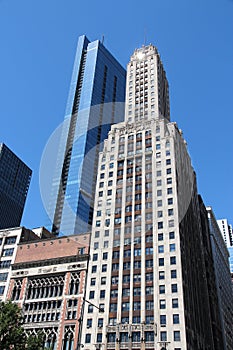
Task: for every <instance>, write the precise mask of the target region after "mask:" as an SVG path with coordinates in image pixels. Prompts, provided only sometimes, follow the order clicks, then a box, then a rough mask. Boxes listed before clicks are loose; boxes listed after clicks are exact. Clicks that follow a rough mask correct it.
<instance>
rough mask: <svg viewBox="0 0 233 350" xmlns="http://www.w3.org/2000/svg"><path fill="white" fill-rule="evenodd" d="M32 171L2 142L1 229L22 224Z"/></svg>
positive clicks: (0, 171) (0, 158) (0, 162)
mask: <svg viewBox="0 0 233 350" xmlns="http://www.w3.org/2000/svg"><path fill="white" fill-rule="evenodd" d="M31 174H32V171H31V169H29V168H28V167H27V165H26V164H24V163H23V162H22V161H21V160H20V159H19V158H18V157H17V156H16V155H15V154H14V153H13V152H12V151H11V150H10V149H9V148H8V147H7V146H6V145H5V144H4V143H0V229H4V228H9V227H17V226H20V222H21V218H22V215H23V209H24V205H25V201H26V196H27V192H28V188H29V184H30V179H31Z"/></svg>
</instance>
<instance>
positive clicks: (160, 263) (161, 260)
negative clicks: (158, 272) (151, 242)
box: [159, 258, 164, 266]
mask: <svg viewBox="0 0 233 350" xmlns="http://www.w3.org/2000/svg"><path fill="white" fill-rule="evenodd" d="M159 266H164V258H159Z"/></svg>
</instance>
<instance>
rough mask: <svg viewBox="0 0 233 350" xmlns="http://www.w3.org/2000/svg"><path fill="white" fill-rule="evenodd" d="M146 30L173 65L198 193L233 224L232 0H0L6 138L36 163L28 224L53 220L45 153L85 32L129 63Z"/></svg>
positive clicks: (177, 106) (1, 135) (177, 114)
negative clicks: (43, 182)
mask: <svg viewBox="0 0 233 350" xmlns="http://www.w3.org/2000/svg"><path fill="white" fill-rule="evenodd" d="M145 33H146V42H147V43H152V44H155V45H156V46H157V47H158V49H159V52H160V54H161V57H162V60H163V63H164V67H165V69H166V71H167V77H168V80H169V84H170V96H171V116H172V120H173V121H176V122H177V123H178V126H179V128H181V129H182V130H183V133H184V137H185V139H186V140H187V142H188V148H189V152H190V155H191V158H192V162H193V166H194V168H195V170H196V172H197V178H198V189H199V192H200V193H201V195H202V196H203V199H204V201H205V204H206V205H210V206H212V207H213V209H214V212H215V215H216V217H217V218H221V217H226V218H228V219H229V221H230V222H231V223H232V224H233V210H232V207H233V206H232V198H233V181H232V180H233V179H232V173H233V137H232V130H233V88H232V81H233V40H232V37H233V1H232V0H176V1H174V0H148V1H138V0H134V1H133V0H130V1H129V0H128V1H127V0H124V1H122V0H118V1H109V0H108V1H107V0H103V1H101V0H99V1H97V0H96V1H94V0H92V1H88V0H86V1H78V0H40V1H38V0H33V1H32V0H21V1H19V0H0V38H1V40H0V42H1V56H0V111H1V127H0V141H3V142H5V143H6V144H7V145H8V146H9V147H10V148H11V149H12V150H13V151H14V152H15V153H16V154H17V155H18V156H19V157H20V158H22V159H23V160H24V161H25V162H26V164H28V165H29V166H30V167H31V168H32V170H33V177H32V182H31V186H30V190H29V193H28V198H27V203H26V207H25V213H24V217H23V220H22V224H23V225H25V226H26V227H28V228H33V227H37V226H42V225H44V224H45V213H44V209H43V206H42V202H41V199H40V192H39V165H40V158H41V154H42V151H43V148H44V146H45V144H46V141H47V140H48V138H49V136H50V134H51V133H52V132H53V130H54V129H55V128H56V127H57V126H58V125H59V124H60V123H61V122H62V121H63V116H64V110H65V105H66V100H67V96H68V91H69V83H70V79H71V72H72V67H73V60H74V55H75V48H76V43H77V38H78V36H79V35H82V34H86V35H87V36H88V38H89V39H90V40H96V39H101V38H102V35H103V34H104V38H105V41H104V43H105V46H106V47H107V48H108V49H109V50H110V51H111V52H112V53H113V54H114V55H115V57H116V58H117V59H118V60H119V61H120V62H121V64H122V65H123V66H125V67H126V64H127V62H128V60H129V57H130V55H131V54H132V52H133V50H134V49H135V48H136V47H140V46H141V45H142V44H143V43H144V37H145ZM48 166H49V164H48Z"/></svg>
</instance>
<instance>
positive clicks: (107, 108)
mask: <svg viewBox="0 0 233 350" xmlns="http://www.w3.org/2000/svg"><path fill="white" fill-rule="evenodd" d="M125 75H126V73H125V70H124V69H123V68H122V66H121V65H120V64H119V63H118V62H117V60H116V59H115V58H114V57H113V56H112V55H111V54H110V53H109V51H108V50H107V49H106V48H105V47H104V46H103V44H102V43H101V42H100V41H99V40H97V41H94V42H90V41H89V40H88V39H87V38H86V36H81V37H79V40H78V46H77V51H76V57H75V63H74V69H73V74H72V80H71V86H70V93H69V98H68V102H67V108H66V115H65V120H64V123H63V127H62V132H61V139H60V145H59V149H58V159H57V168H56V171H55V175H54V178H53V182H52V194H51V200H50V203H49V206H48V208H47V211H48V216H49V218H50V220H51V225H50V227H49V229H50V230H51V231H52V232H55V233H56V234H65V235H70V234H77V233H82V232H83V233H84V232H87V231H89V230H90V227H91V223H92V216H93V203H94V194H95V186H96V174H97V162H98V154H99V151H100V150H102V145H101V143H102V142H103V140H104V139H105V138H106V137H107V134H108V131H109V130H110V127H111V125H112V124H113V123H117V122H119V121H122V120H123V115H124V103H123V102H124V96H125Z"/></svg>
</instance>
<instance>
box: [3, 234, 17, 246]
mask: <svg viewBox="0 0 233 350" xmlns="http://www.w3.org/2000/svg"><path fill="white" fill-rule="evenodd" d="M15 242H16V236H12V237H7V238H6V239H5V244H15Z"/></svg>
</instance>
